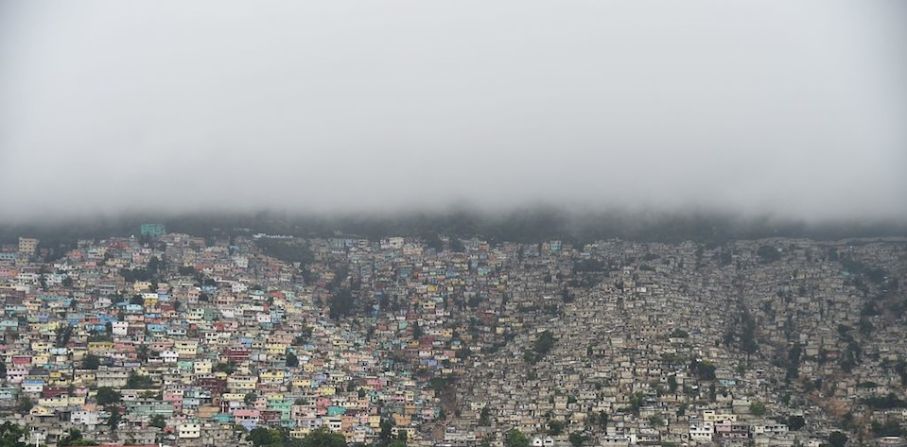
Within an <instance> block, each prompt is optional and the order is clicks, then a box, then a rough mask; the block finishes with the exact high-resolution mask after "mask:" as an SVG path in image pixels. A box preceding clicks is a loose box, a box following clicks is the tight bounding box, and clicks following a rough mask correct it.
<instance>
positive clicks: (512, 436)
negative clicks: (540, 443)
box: [504, 428, 529, 447]
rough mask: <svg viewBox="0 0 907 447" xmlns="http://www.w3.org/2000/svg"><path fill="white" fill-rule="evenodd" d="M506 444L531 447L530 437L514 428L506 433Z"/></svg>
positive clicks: (514, 446)
mask: <svg viewBox="0 0 907 447" xmlns="http://www.w3.org/2000/svg"><path fill="white" fill-rule="evenodd" d="M504 445H505V446H506V447H529V438H527V437H526V435H524V434H523V432H521V431H519V430H517V429H515V428H514V429H511V430H510V431H508V432H507V434H506V435H504Z"/></svg>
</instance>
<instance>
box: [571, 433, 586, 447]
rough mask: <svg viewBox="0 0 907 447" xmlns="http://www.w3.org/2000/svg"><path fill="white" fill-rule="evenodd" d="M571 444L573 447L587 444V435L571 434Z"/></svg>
mask: <svg viewBox="0 0 907 447" xmlns="http://www.w3.org/2000/svg"><path fill="white" fill-rule="evenodd" d="M569 439H570V444H571V445H572V446H573V447H580V446H582V445H583V444H584V443H585V442H586V435H584V434H583V432H579V431H575V432H573V433H570V438H569Z"/></svg>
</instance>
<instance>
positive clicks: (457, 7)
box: [0, 0, 907, 221]
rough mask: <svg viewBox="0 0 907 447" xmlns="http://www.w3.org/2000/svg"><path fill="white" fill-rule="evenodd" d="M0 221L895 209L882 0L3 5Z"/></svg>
mask: <svg viewBox="0 0 907 447" xmlns="http://www.w3.org/2000/svg"><path fill="white" fill-rule="evenodd" d="M0 171H2V172H0V221H28V220H46V219H63V218H67V217H90V216H93V215H104V216H111V215H117V214H120V213H135V212H140V213H155V212H165V213H191V212H197V211H242V212H245V211H256V210H265V209H268V210H277V211H291V212H302V213H331V212H396V211H412V210H428V211H430V210H440V209H443V208H444V207H448V206H451V205H457V206H464V205H465V206H471V207H477V208H479V209H486V210H507V209H512V208H515V207H522V206H531V205H534V204H545V205H557V206H564V207H570V208H576V209H584V210H607V209H612V208H613V209H618V208H620V209H632V210H658V211H682V210H687V209H698V210H719V211H722V212H733V213H740V214H741V215H763V214H770V215H775V216H782V217H789V218H796V219H804V220H809V221H821V220H834V219H867V220H870V219H898V220H903V219H907V3H905V2H902V1H898V0H878V1H877V0H854V1H839V0H798V1H790V0H758V1H756V0H753V1H745V0H690V1H683V2H677V1H653V0H638V1H636V0H635V1H608V0H594V1H574V0H558V1H539V0H494V1H489V0H480V1H479V0H458V1H434V0H374V1H363V0H356V1H351V0H311V1H303V2H298V1H277V0H265V1H260V2H258V1H257V2H247V1H223V0H219V1H213V0H211V1H205V0H199V1H192V2H185V1H176V0H135V1H128V2H124V1H116V0H108V1H97V0H86V1H79V2H52V1H43V0H21V1H14V0H0Z"/></svg>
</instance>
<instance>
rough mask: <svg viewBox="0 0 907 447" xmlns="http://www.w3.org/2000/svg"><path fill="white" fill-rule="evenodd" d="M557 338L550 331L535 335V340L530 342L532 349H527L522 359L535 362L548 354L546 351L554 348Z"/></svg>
mask: <svg viewBox="0 0 907 447" xmlns="http://www.w3.org/2000/svg"><path fill="white" fill-rule="evenodd" d="M556 341H557V339H556V338H555V337H554V334H552V333H551V331H544V332H542V333H540V334H538V336H536V337H535V341H534V342H533V344H532V350H527V351H526V352H524V353H523V360H525V361H527V362H529V363H535V362H538V361H539V360H541V359H542V358H544V357H545V356H546V355H548V352H550V351H551V349H552V348H554V343H555V342H556Z"/></svg>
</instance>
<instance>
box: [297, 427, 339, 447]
mask: <svg viewBox="0 0 907 447" xmlns="http://www.w3.org/2000/svg"><path fill="white" fill-rule="evenodd" d="M300 447H346V439H344V437H343V435H341V434H340V433H332V432H329V431H327V430H325V429H323V428H320V429H318V430H314V431H312V432H311V433H309V434H308V435H306V436H305V437H304V438H302V442H301V443H300Z"/></svg>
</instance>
